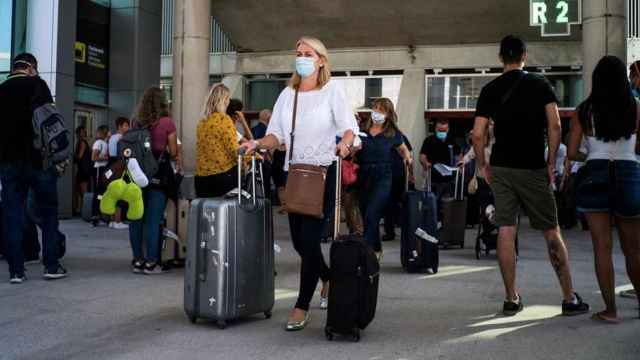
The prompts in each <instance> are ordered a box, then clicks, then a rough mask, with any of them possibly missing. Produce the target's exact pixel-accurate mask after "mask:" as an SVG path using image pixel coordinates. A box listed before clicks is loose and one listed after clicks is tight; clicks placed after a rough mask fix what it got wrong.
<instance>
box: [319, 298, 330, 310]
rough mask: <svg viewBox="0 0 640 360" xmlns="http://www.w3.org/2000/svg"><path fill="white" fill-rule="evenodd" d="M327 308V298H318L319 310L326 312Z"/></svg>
mask: <svg viewBox="0 0 640 360" xmlns="http://www.w3.org/2000/svg"><path fill="white" fill-rule="evenodd" d="M328 308H329V298H326V297H321V298H320V309H322V310H327V309H328Z"/></svg>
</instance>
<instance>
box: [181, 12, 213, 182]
mask: <svg viewBox="0 0 640 360" xmlns="http://www.w3.org/2000/svg"><path fill="white" fill-rule="evenodd" d="M210 21H211V0H175V2H174V23H173V103H172V115H173V118H174V120H175V121H176V125H177V126H178V134H179V136H180V138H181V140H182V144H183V145H182V151H183V154H184V167H185V170H186V171H187V172H189V173H191V172H193V171H194V170H195V167H196V128H197V126H198V122H199V121H200V119H201V111H202V105H203V103H204V100H205V96H206V95H207V93H208V90H209V46H210V40H211V27H210Z"/></svg>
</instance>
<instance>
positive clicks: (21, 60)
mask: <svg viewBox="0 0 640 360" xmlns="http://www.w3.org/2000/svg"><path fill="white" fill-rule="evenodd" d="M30 67H33V68H34V69H35V70H38V60H37V59H36V57H35V56H33V55H32V54H30V53H22V54H18V55H16V57H15V58H13V67H12V69H13V71H16V70H27V69H29V68H30Z"/></svg>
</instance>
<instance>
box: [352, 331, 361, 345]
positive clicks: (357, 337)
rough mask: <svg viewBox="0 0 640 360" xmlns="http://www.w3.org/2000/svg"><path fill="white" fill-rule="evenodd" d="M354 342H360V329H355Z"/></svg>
mask: <svg viewBox="0 0 640 360" xmlns="http://www.w3.org/2000/svg"><path fill="white" fill-rule="evenodd" d="M353 341H354V342H359V341H360V329H358V328H355V329H353Z"/></svg>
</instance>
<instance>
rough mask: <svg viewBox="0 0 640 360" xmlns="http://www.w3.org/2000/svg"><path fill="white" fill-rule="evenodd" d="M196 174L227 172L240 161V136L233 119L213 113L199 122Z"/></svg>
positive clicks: (206, 174)
mask: <svg viewBox="0 0 640 360" xmlns="http://www.w3.org/2000/svg"><path fill="white" fill-rule="evenodd" d="M196 149H197V151H196V176H211V175H217V174H222V173H225V172H227V171H229V170H231V169H232V168H233V167H234V166H236V164H237V163H238V138H237V133H236V128H235V126H234V125H233V120H231V118H230V117H229V116H228V115H226V114H221V113H217V112H216V113H213V114H211V115H210V116H209V117H208V118H207V119H203V120H201V121H200V123H199V124H198V129H197V144H196Z"/></svg>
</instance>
